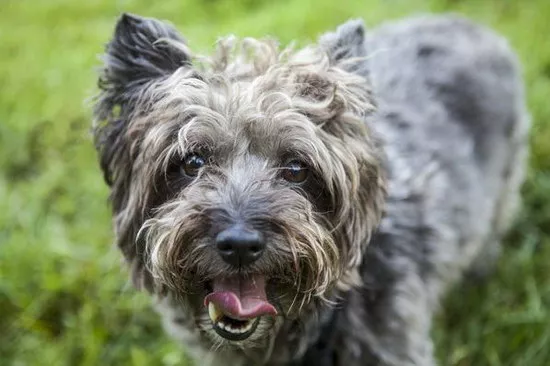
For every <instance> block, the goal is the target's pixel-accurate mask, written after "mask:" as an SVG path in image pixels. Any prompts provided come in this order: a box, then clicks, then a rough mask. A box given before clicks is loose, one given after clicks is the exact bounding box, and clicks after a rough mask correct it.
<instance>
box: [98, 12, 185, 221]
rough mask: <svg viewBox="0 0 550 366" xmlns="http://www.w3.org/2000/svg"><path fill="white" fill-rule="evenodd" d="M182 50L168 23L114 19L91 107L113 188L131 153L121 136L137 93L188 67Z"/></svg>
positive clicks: (182, 43)
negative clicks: (95, 97) (120, 165)
mask: <svg viewBox="0 0 550 366" xmlns="http://www.w3.org/2000/svg"><path fill="white" fill-rule="evenodd" d="M186 49H187V48H186V46H185V41H184V39H183V38H182V37H181V36H180V35H179V34H178V32H177V31H176V30H175V29H174V28H173V27H172V26H170V25H168V24H166V23H163V22H160V21H158V20H155V19H151V18H143V17H139V16H135V15H130V14H123V15H122V16H121V17H120V19H119V20H118V22H117V24H116V28H115V32H114V36H113V39H112V40H111V41H110V42H109V43H108V44H107V46H106V52H105V54H104V56H103V63H104V64H103V68H102V69H101V72H100V76H99V81H98V85H99V88H100V90H101V92H100V94H99V96H98V97H97V99H96V103H95V108H94V118H95V121H96V126H95V129H94V137H95V143H96V147H97V149H98V152H99V155H100V164H101V168H102V169H103V172H104V177H105V181H106V182H107V184H109V185H113V183H114V180H115V179H116V178H115V177H114V175H117V174H118V173H117V172H116V171H117V170H119V169H120V167H119V168H117V167H116V165H117V164H118V163H123V161H122V162H121V161H120V160H124V159H122V158H123V156H124V155H125V154H128V153H129V151H125V150H126V149H125V148H126V147H127V146H125V145H127V143H126V142H125V141H124V140H125V139H124V137H123V135H124V133H125V131H126V129H127V127H128V122H129V121H128V120H129V118H130V116H131V114H132V112H133V111H134V107H135V104H136V101H137V99H138V97H139V95H140V92H141V91H142V90H143V88H144V87H146V86H147V85H148V84H150V83H151V82H154V81H156V80H158V79H160V78H163V77H166V76H169V75H171V74H172V73H173V72H174V71H176V70H177V69H178V68H180V67H182V66H183V67H185V66H189V65H190V63H191V61H190V55H189V53H188V52H186ZM127 163H128V162H127ZM114 203H116V202H114ZM115 206H116V204H115ZM115 210H116V207H115Z"/></svg>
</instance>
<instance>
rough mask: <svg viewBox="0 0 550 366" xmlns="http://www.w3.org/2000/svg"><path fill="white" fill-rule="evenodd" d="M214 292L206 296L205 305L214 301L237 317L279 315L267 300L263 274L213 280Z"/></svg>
mask: <svg viewBox="0 0 550 366" xmlns="http://www.w3.org/2000/svg"><path fill="white" fill-rule="evenodd" d="M212 285H213V288H214V292H212V293H211V294H208V295H207V296H206V297H205V298H204V305H205V306H208V304H209V303H210V302H213V303H214V304H215V305H216V306H217V307H218V309H220V310H221V311H222V312H223V313H224V314H225V315H228V316H230V317H231V318H235V319H251V318H256V317H258V316H260V315H277V310H275V307H274V306H273V305H271V304H270V303H269V302H268V301H267V296H266V294H265V278H264V277H263V276H260V275H257V276H249V277H246V278H245V277H241V276H235V277H229V278H223V279H217V280H214V282H213V284H212Z"/></svg>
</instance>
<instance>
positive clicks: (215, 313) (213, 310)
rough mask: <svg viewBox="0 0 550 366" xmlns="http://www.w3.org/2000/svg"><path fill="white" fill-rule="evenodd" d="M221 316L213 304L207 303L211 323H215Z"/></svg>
mask: <svg viewBox="0 0 550 366" xmlns="http://www.w3.org/2000/svg"><path fill="white" fill-rule="evenodd" d="M222 315H223V314H222V312H221V311H219V310H218V308H217V307H216V304H214V303H213V302H210V303H208V316H209V317H210V320H212V322H213V323H216V322H217V321H218V319H220V318H221V316H222Z"/></svg>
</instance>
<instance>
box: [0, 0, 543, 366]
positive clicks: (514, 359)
mask: <svg viewBox="0 0 550 366" xmlns="http://www.w3.org/2000/svg"><path fill="white" fill-rule="evenodd" d="M122 11H129V12H134V13H138V14H141V15H146V16H153V17H158V18H161V19H167V20H170V21H171V22H173V23H174V24H176V25H177V26H178V28H179V29H180V30H181V31H182V33H183V34H184V35H185V37H187V39H188V40H189V42H190V46H191V47H192V48H194V49H195V50H201V51H206V50H208V49H209V48H210V47H211V46H212V44H213V43H214V41H215V40H216V38H217V37H218V36H219V35H223V34H227V33H235V34H237V35H241V36H244V35H250V36H259V37H261V36H264V35H266V34H268V35H274V36H277V37H278V38H279V39H281V41H282V42H283V43H287V42H289V41H291V40H294V39H297V40H298V41H299V42H301V43H305V42H307V41H309V40H314V39H315V38H316V36H317V35H318V34H319V33H321V32H323V31H326V30H329V29H332V28H334V27H335V26H336V25H337V24H339V23H341V22H343V21H345V20H346V19H348V18H350V17H363V18H365V19H366V21H367V23H368V25H370V26H373V25H375V24H377V23H379V22H381V21H383V20H388V19H393V18H397V17H402V16H405V15H409V14H414V13H420V12H425V11H432V12H442V11H455V12H460V13H463V14H465V15H467V16H469V17H471V18H473V19H476V20H478V21H480V22H483V23H485V24H488V25H490V26H492V27H494V28H495V29H496V30H498V31H499V32H501V33H502V34H504V35H505V36H507V37H508V38H509V40H510V42H511V44H512V46H513V47H514V48H515V49H516V50H517V52H518V53H519V55H520V58H521V60H522V62H523V65H524V70H525V78H526V85H527V92H528V99H529V107H530V110H531V113H532V115H533V121H534V127H533V130H532V136H531V142H532V155H531V158H530V167H531V168H530V171H529V179H528V182H527V183H526V185H525V187H524V196H525V209H524V212H523V214H522V216H521V218H520V220H519V222H518V224H517V227H516V228H515V230H514V231H513V232H512V233H511V234H510V236H509V239H508V243H507V247H506V250H505V252H504V255H503V257H502V259H501V261H500V264H499V267H498V270H497V273H496V274H495V275H494V276H493V277H492V278H491V280H490V281H488V282H487V283H483V284H479V283H478V284H474V283H468V284H463V285H460V286H459V287H457V288H456V289H455V290H454V292H453V293H452V294H451V296H450V297H449V299H448V300H447V301H446V303H445V308H444V312H443V313H442V314H441V315H440V316H439V317H438V319H437V322H436V326H435V329H434V336H435V339H436V346H437V347H436V349H437V356H438V359H439V360H440V363H441V365H460V366H467V365H476V366H477V365H491V366H498V365H518V366H519V365H525V366H530V365H550V314H549V311H550V307H549V304H550V246H549V244H550V200H549V197H550V124H549V123H550V122H549V120H550V42H549V40H548V36H549V35H550V23H549V22H548V18H549V17H550V1H548V0H523V1H520V0H516V1H514V0H486V1H484V0H430V1H428V0H426V1H424V0H384V1H375V0H363V1H347V0H339V1H333V0H307V1H298V0H279V1H274V0H263V1H259V0H258V1H255V0H239V1H228V0H203V1H201V0H187V1H184V0H171V1H157V2H152V1H148V0H136V1H131V0H118V1H106V0H104V1H101V0H88V1H72V0H49V1H46V0H43V1H41V0H34V1H33V0H1V2H0V365H100V364H101V365H136V366H141V365H185V364H186V360H185V357H184V355H183V353H182V352H180V350H179V348H178V347H177V345H175V344H174V343H172V342H171V341H170V340H169V339H168V338H167V337H166V336H165V335H164V334H163V332H162V331H161V329H160V327H159V322H158V319H157V317H156V315H155V314H154V313H153V312H152V310H150V308H149V299H148V298H147V297H146V296H145V295H143V294H139V293H136V292H135V291H134V290H133V289H132V288H131V286H130V285H129V284H128V281H127V275H126V272H125V270H124V269H123V268H122V267H121V266H120V264H121V260H120V255H119V254H118V252H117V251H116V249H115V248H113V246H112V245H111V242H112V232H111V226H110V212H109V209H108V205H107V199H106V198H107V189H106V187H105V185H104V183H103V181H102V178H101V174H100V172H99V169H98V167H97V164H96V157H95V152H94V150H93V147H92V143H91V141H90V136H89V126H90V110H89V106H87V105H86V104H85V103H84V102H83V101H84V100H85V99H86V98H89V97H90V96H91V95H93V93H94V91H95V89H94V86H95V81H96V75H95V73H94V67H96V66H98V60H97V54H99V53H100V52H101V51H102V49H103V44H104V43H105V42H106V41H107V40H108V39H109V37H110V35H111V33H112V30H113V26H114V22H115V19H116V17H117V15H118V14H120V13H121V12H122Z"/></svg>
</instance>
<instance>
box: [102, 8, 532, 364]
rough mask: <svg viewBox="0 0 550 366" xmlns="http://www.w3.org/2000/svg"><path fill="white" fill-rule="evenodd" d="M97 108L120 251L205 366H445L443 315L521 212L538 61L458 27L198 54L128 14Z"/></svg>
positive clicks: (447, 20) (250, 43) (377, 31)
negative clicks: (436, 325)
mask: <svg viewBox="0 0 550 366" xmlns="http://www.w3.org/2000/svg"><path fill="white" fill-rule="evenodd" d="M99 89H100V92H99V94H98V96H97V98H96V99H95V104H94V129H93V131H94V138H95V144H96V147H97V151H98V155H99V161H100V165H101V168H102V170H103V173H104V178H105V181H106V182H107V184H108V185H109V187H110V192H111V195H110V201H111V203H112V209H113V222H114V230H115V233H116V242H117V244H118V247H119V248H120V250H121V251H122V254H123V255H124V258H125V259H126V261H127V263H128V265H129V268H130V272H131V277H132V280H133V283H134V284H135V286H136V287H137V288H138V289H143V290H145V291H147V292H148V293H150V294H151V295H152V297H153V298H154V301H155V306H156V308H157V309H158V311H159V313H160V315H161V317H162V321H163V324H164V327H165V329H166V330H167V332H168V333H169V334H171V335H172V336H173V337H174V338H175V339H176V340H178V342H180V343H181V344H182V345H184V346H185V347H186V349H187V352H188V353H189V354H190V355H192V356H193V357H194V358H195V359H196V360H197V364H200V365H204V364H214V365H222V364H223V365H227V364H230V365H347V366H352V365H400V366H402V365H435V364H436V361H435V359H434V355H433V342H432V339H431V337H430V328H431V324H432V317H433V314H434V313H435V312H436V311H437V310H438V305H439V302H440V300H441V299H442V297H443V296H444V294H445V292H446V291H447V289H448V288H449V287H450V286H452V285H453V284H454V283H456V282H457V281H458V280H460V279H461V278H462V277H463V276H464V275H465V274H478V275H481V274H483V273H488V272H490V269H491V267H492V263H494V262H495V259H496V258H497V257H498V252H499V248H500V241H501V239H502V237H503V235H504V234H505V232H506V231H507V230H508V229H509V228H510V226H511V225H512V223H513V219H514V216H515V215H516V213H517V212H518V208H519V207H520V187H521V184H522V181H523V180H524V176H525V165H526V156H527V154H528V148H527V134H528V130H529V117H528V112H527V108H526V106H525V100H524V99H525V98H524V91H523V86H522V78H521V73H520V68H519V63H518V61H517V58H516V56H515V55H514V53H513V51H511V49H510V47H509V46H508V44H507V42H506V41H505V40H504V39H503V38H502V37H500V36H498V35H496V34H495V33H493V32H492V31H490V30H488V29H486V28H485V27H483V26H481V25H477V24H474V23H473V22H471V21H469V20H466V19H464V18H462V17H459V16H456V15H437V16H435V15H425V16H417V17H415V18H409V19H405V20H401V21H396V22H393V23H387V24H383V25H381V26H379V27H378V28H374V29H372V30H369V31H367V30H366V29H365V26H364V25H363V22H362V21H361V20H350V21H348V22H346V23H344V24H342V25H341V26H339V27H338V28H337V29H336V30H335V31H332V32H328V33H326V34H324V35H322V36H321V37H320V38H319V39H318V42H317V43H316V44H313V45H310V46H307V47H305V48H302V49H294V48H292V47H288V48H280V47H279V46H278V45H277V43H276V41H274V40H273V39H264V40H258V39H251V38H244V39H237V38H235V37H226V38H223V39H221V40H220V41H219V42H218V43H217V46H216V48H215V51H214V52H213V54H212V55H211V56H201V55H194V54H193V53H192V52H191V51H190V48H189V46H188V44H187V42H186V41H185V40H184V38H183V37H182V36H181V35H180V34H179V33H178V32H177V31H176V30H175V29H174V28H173V27H172V26H171V25H169V24H167V23H164V22H161V21H158V20H155V19H150V18H143V17H139V16H135V15H130V14H124V15H122V16H121V17H120V18H119V20H118V23H117V24H116V28H115V31H114V36H113V38H112V40H111V41H110V42H109V43H108V44H107V46H106V52H105V54H104V57H103V67H102V68H101V71H100V75H99Z"/></svg>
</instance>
